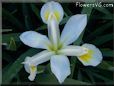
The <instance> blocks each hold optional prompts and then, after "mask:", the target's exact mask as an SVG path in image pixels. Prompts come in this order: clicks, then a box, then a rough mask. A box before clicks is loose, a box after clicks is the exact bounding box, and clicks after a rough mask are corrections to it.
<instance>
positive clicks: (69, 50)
mask: <svg viewBox="0 0 114 86" xmlns="http://www.w3.org/2000/svg"><path fill="white" fill-rule="evenodd" d="M87 52H88V49H87V48H84V47H81V46H74V45H70V46H66V47H64V48H63V49H61V50H60V51H59V53H60V54H63V55H67V56H80V55H83V54H86V53H87Z"/></svg>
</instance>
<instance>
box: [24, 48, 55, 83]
mask: <svg viewBox="0 0 114 86" xmlns="http://www.w3.org/2000/svg"><path fill="white" fill-rule="evenodd" d="M53 54H54V53H53V52H49V51H47V50H45V51H42V52H40V53H38V54H36V55H34V56H32V57H26V58H25V61H24V62H22V63H23V64H24V68H25V70H26V72H27V73H30V75H29V77H28V79H29V80H30V81H33V80H34V79H35V76H36V74H37V65H39V64H41V63H44V62H46V61H48V60H50V58H51V56H52V55H53Z"/></svg>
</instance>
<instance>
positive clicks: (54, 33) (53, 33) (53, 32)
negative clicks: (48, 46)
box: [48, 13, 60, 50]
mask: <svg viewBox="0 0 114 86" xmlns="http://www.w3.org/2000/svg"><path fill="white" fill-rule="evenodd" d="M48 36H49V39H50V41H51V42H52V44H53V47H54V50H56V49H57V47H58V42H59V39H60V31H59V24H58V22H57V21H56V18H55V15H54V14H53V13H51V14H50V16H49V22H48Z"/></svg>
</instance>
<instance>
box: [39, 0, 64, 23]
mask: <svg viewBox="0 0 114 86" xmlns="http://www.w3.org/2000/svg"><path fill="white" fill-rule="evenodd" d="M50 13H54V15H55V16H56V19H57V20H58V22H60V21H61V20H62V19H63V16H64V11H63V8H62V6H61V5H60V4H59V3H58V2H54V1H50V2H47V3H46V4H44V5H43V6H42V8H41V12H40V15H41V18H42V20H43V22H44V23H46V24H47V21H48V18H49V15H50Z"/></svg>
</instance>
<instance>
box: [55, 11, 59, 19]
mask: <svg viewBox="0 0 114 86" xmlns="http://www.w3.org/2000/svg"><path fill="white" fill-rule="evenodd" d="M54 14H55V16H56V19H57V21H60V14H59V12H58V11H55V12H54Z"/></svg>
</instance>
